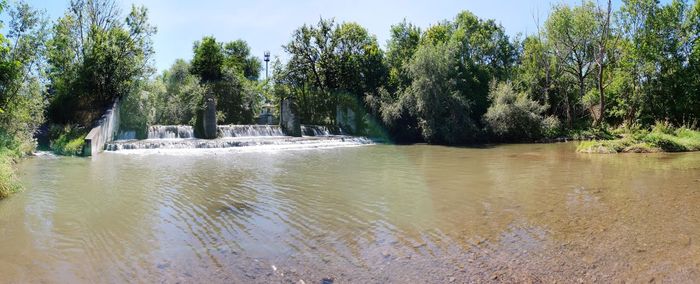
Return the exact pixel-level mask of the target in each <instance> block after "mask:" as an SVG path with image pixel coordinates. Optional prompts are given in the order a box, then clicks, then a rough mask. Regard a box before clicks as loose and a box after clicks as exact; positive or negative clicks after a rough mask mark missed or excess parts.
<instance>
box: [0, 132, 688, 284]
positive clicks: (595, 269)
mask: <svg viewBox="0 0 700 284" xmlns="http://www.w3.org/2000/svg"><path fill="white" fill-rule="evenodd" d="M575 146H576V145H575V144H573V143H563V144H536V145H532V144H529V145H528V144H522V145H502V146H494V147H483V148H453V147H440V146H426V145H414V146H390V145H371V146H361V147H344V148H327V149H306V150H298V149H296V150H262V151H233V150H229V151H223V150H222V151H194V152H172V153H171V152H167V151H166V152H157V151H154V152H152V153H148V152H137V153H129V152H128V151H127V152H114V153H104V154H102V155H100V156H97V157H95V158H93V159H85V158H66V157H61V158H58V157H50V156H43V157H34V158H31V159H28V160H26V161H24V162H22V163H21V164H20V165H19V173H20V175H21V179H22V180H23V182H24V184H25V187H26V190H25V191H24V192H22V193H19V194H16V195H14V196H12V197H10V198H9V199H6V200H3V201H0V277H1V279H0V282H3V283H19V282H60V283H75V282H108V283H115V282H167V283H171V282H185V283H187V282H214V283H270V282H272V283H277V282H289V283H301V282H300V281H304V283H348V282H351V283H386V282H393V283H423V282H430V283H435V282H440V283H446V282H454V283H462V282H471V281H478V282H482V281H487V282H491V281H493V282H500V281H504V282H514V281H517V282H523V281H529V282H540V281H543V282H552V281H559V282H577V281H582V282H591V281H598V282H610V281H613V280H629V281H632V282H639V281H645V282H647V281H671V282H694V281H697V280H698V279H700V221H698V220H700V153H686V154H619V155H589V154H577V153H575V151H574V150H575Z"/></svg>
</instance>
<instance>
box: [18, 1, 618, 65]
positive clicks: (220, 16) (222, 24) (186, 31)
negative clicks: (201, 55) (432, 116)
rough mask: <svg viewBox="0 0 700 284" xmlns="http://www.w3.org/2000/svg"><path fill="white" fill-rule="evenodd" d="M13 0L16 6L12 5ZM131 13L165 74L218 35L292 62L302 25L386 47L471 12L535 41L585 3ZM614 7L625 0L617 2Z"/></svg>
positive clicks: (357, 4) (166, 5) (204, 5)
mask: <svg viewBox="0 0 700 284" xmlns="http://www.w3.org/2000/svg"><path fill="white" fill-rule="evenodd" d="M12 1H14V0H10V2H12ZM117 1H118V2H119V3H120V5H121V6H122V10H123V13H124V14H126V13H127V12H128V11H129V9H130V7H131V5H132V4H136V5H144V6H146V7H147V8H148V10H149V18H150V22H151V24H153V25H155V26H156V27H157V28H158V33H157V34H156V35H155V37H154V38H153V41H154V47H155V52H156V53H155V65H156V68H157V69H158V70H160V71H162V70H165V69H167V68H169V67H170V66H171V65H172V63H173V62H175V60H176V59H178V58H184V59H191V58H192V46H193V43H194V41H196V40H199V39H201V38H202V37H204V36H214V37H215V38H216V39H217V41H223V42H228V41H232V40H236V39H243V40H245V41H247V42H248V44H249V45H250V47H251V50H252V53H253V55H256V56H260V57H261V58H262V55H263V52H264V51H266V50H269V51H270V52H271V54H272V56H273V57H274V56H280V57H281V58H282V59H283V60H284V59H285V58H287V56H286V55H285V54H284V50H283V49H282V45H284V44H286V43H288V42H289V40H290V39H291V35H292V32H293V31H294V30H295V29H297V28H298V27H300V26H301V25H303V24H305V23H306V24H314V23H316V22H318V20H319V18H321V17H323V18H335V20H336V22H356V23H358V24H360V25H362V26H364V27H365V28H366V29H367V30H368V31H369V32H370V33H372V34H374V35H375V36H376V37H377V40H378V42H379V43H380V45H382V46H386V42H387V40H388V39H389V31H390V27H391V25H393V24H396V23H399V22H401V21H402V20H403V19H406V20H407V21H409V22H411V23H413V24H416V25H418V26H419V27H421V28H423V29H425V28H426V27H429V26H430V25H432V24H435V23H437V22H439V21H442V20H445V19H452V18H454V16H455V15H457V13H459V12H460V11H462V10H469V11H471V12H472V13H474V14H475V15H477V16H478V17H480V18H484V19H494V20H496V22H498V23H500V24H501V25H503V27H504V28H505V30H506V33H507V34H508V35H510V36H515V35H517V34H518V33H522V34H531V33H534V32H536V31H537V25H536V19H537V18H539V21H540V23H543V22H544V20H545V19H546V16H547V14H548V13H549V10H550V8H551V6H552V5H553V4H557V3H569V4H576V3H580V0H556V1H549V0H428V1H425V0H424V1H418V0H405V1H400V0H389V1H385V0H355V1H350V0H336V1H330V0H296V1H281V0H260V1H254V0H246V1H240V0H235V1H227V0H197V1H184V0H117ZM27 2H28V3H29V4H30V5H31V6H33V7H35V8H38V9H42V10H46V12H47V14H48V15H49V17H50V18H51V19H56V18H58V17H60V16H61V15H63V13H64V12H65V10H66V8H67V7H68V0H27ZM613 2H614V6H617V5H619V2H620V0H616V1H613Z"/></svg>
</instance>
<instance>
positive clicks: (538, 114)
mask: <svg viewBox="0 0 700 284" xmlns="http://www.w3.org/2000/svg"><path fill="white" fill-rule="evenodd" d="M489 97H490V99H491V101H492V104H491V106H490V107H489V108H488V110H487V111H486V114H485V115H484V122H485V123H486V126H487V127H488V128H489V130H490V131H491V132H492V133H493V134H494V135H495V136H496V137H497V138H499V139H503V140H533V139H537V138H540V137H542V136H543V135H544V134H545V133H547V134H550V135H551V134H552V132H556V130H557V129H558V128H559V123H558V121H557V120H556V118H553V117H548V118H546V119H545V118H544V117H543V116H542V113H543V112H544V111H545V109H546V108H547V107H546V106H543V105H540V104H539V103H538V102H536V101H534V100H532V99H530V98H529V97H528V95H527V94H525V93H516V92H515V91H514V90H513V87H512V86H511V84H510V83H499V84H497V85H493V86H492V87H491V92H490V94H489Z"/></svg>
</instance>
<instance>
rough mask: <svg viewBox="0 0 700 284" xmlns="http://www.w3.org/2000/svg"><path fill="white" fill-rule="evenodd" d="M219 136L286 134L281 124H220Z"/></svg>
mask: <svg viewBox="0 0 700 284" xmlns="http://www.w3.org/2000/svg"><path fill="white" fill-rule="evenodd" d="M218 128H219V137H220V138H231V137H260V136H284V132H283V131H282V128H281V127H280V126H279V125H219V127H218Z"/></svg>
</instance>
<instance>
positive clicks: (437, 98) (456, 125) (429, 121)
mask: <svg viewBox="0 0 700 284" xmlns="http://www.w3.org/2000/svg"><path fill="white" fill-rule="evenodd" d="M457 52H458V50H457V48H455V47H454V45H448V44H447V43H442V44H438V45H434V46H433V45H425V46H421V47H419V48H418V51H416V54H415V56H414V58H413V60H412V61H411V63H410V64H409V66H408V69H409V74H411V77H412V78H413V83H412V84H411V87H410V88H409V89H408V90H407V93H406V94H404V96H411V97H413V101H415V103H416V105H415V112H416V113H417V116H418V124H419V126H420V128H421V134H422V136H423V139H425V140H426V141H428V142H431V143H446V144H458V143H465V142H470V141H474V138H475V137H476V136H477V134H478V127H477V126H476V124H475V122H474V121H473V120H472V119H471V117H470V115H471V112H472V108H471V104H472V102H471V101H470V100H469V99H468V98H466V97H464V96H463V95H462V94H461V93H460V92H459V89H458V86H457V80H456V78H455V77H456V74H455V73H454V72H455V69H456V68H455V66H454V65H453V64H454V61H453V60H452V58H454V56H455V54H456V53H457Z"/></svg>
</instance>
